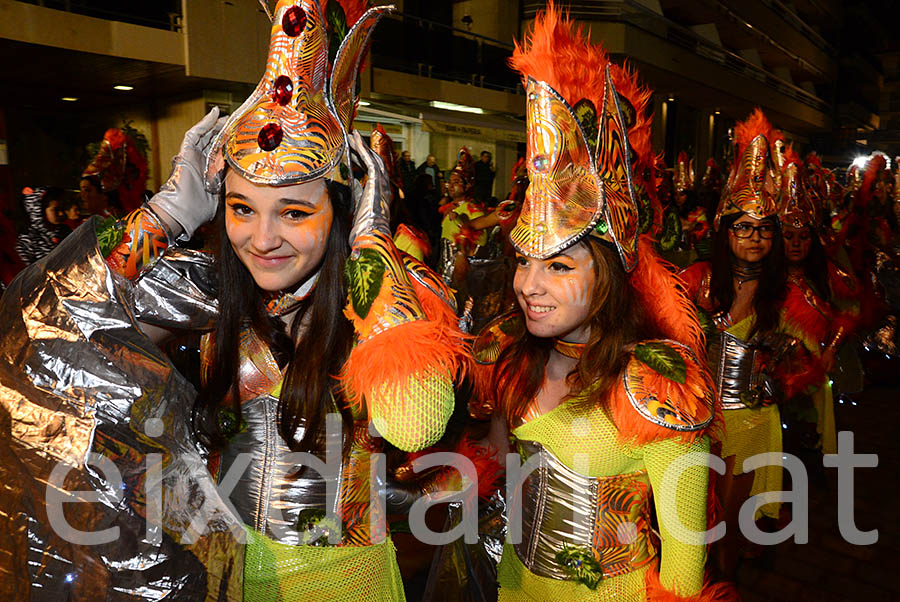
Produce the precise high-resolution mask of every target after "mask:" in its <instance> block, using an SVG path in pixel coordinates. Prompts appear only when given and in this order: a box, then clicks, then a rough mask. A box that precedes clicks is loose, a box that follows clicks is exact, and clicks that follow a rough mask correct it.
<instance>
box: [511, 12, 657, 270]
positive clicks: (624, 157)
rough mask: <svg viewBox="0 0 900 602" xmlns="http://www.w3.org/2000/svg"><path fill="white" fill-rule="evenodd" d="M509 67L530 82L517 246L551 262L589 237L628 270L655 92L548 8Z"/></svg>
mask: <svg viewBox="0 0 900 602" xmlns="http://www.w3.org/2000/svg"><path fill="white" fill-rule="evenodd" d="M510 63H511V65H512V66H513V68H515V69H516V70H518V71H519V72H520V73H521V74H522V79H523V84H524V86H525V93H526V102H527V116H526V119H527V128H528V133H527V143H528V144H527V157H526V161H527V163H526V165H527V169H528V176H529V179H530V184H529V186H528V190H527V192H526V193H525V202H524V204H523V206H522V213H521V214H520V216H519V220H518V223H517V224H516V226H515V228H513V230H512V232H511V233H510V240H511V242H512V244H513V246H514V247H515V248H516V250H518V251H519V252H520V253H522V254H523V255H527V256H530V257H536V258H540V259H545V258H547V257H550V256H552V255H555V254H556V253H558V252H560V251H562V250H563V249H565V248H567V247H569V246H570V245H572V244H574V243H576V242H577V241H579V240H581V239H582V238H583V237H584V236H587V235H592V236H596V237H599V238H601V239H603V240H606V241H607V242H610V243H612V244H613V245H615V247H616V248H617V249H618V251H619V255H620V257H621V259H622V263H623V265H624V266H625V270H626V271H630V270H632V269H633V268H634V267H635V265H636V264H637V260H638V253H637V247H638V244H637V241H638V226H639V220H638V196H637V192H636V189H635V183H634V182H633V179H632V170H634V171H635V173H641V171H640V170H642V169H643V167H645V166H650V165H651V164H652V161H653V155H652V152H651V150H650V135H649V128H650V121H649V119H647V118H646V116H645V115H646V106H647V101H648V100H649V97H650V92H649V91H648V90H647V89H646V88H643V87H641V86H640V85H639V84H638V83H637V78H636V76H635V74H634V73H633V72H632V71H630V70H628V69H625V68H622V67H619V66H618V65H613V64H611V63H610V62H609V58H608V56H607V54H606V52H605V51H604V50H603V48H601V47H600V46H595V45H592V44H591V43H590V41H589V39H588V36H587V35H586V34H585V32H584V31H583V29H582V28H581V26H578V25H576V24H575V23H573V22H572V21H571V20H569V19H568V18H567V17H563V16H562V15H561V14H560V12H559V10H558V9H557V8H556V7H555V5H554V4H553V3H552V2H551V3H549V4H548V7H547V10H546V11H544V12H543V13H541V14H539V15H538V17H537V18H536V19H535V22H534V31H533V32H532V34H531V35H530V36H529V37H527V38H526V40H525V41H524V43H522V44H517V45H516V48H515V50H514V51H513V56H512V59H511V61H510Z"/></svg>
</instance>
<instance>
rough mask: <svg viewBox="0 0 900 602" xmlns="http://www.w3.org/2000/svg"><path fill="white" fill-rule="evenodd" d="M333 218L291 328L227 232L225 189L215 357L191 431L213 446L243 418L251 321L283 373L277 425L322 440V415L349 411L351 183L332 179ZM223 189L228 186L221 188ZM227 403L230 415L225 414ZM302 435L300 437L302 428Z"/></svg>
mask: <svg viewBox="0 0 900 602" xmlns="http://www.w3.org/2000/svg"><path fill="white" fill-rule="evenodd" d="M327 189H328V197H329V199H330V201H331V206H332V210H333V213H334V217H333V219H332V222H331V231H330V232H329V235H328V242H327V248H326V251H325V256H324V258H323V260H322V264H321V268H320V272H319V278H318V281H317V282H316V286H315V289H314V290H313V292H312V294H311V295H310V296H309V297H308V298H307V300H306V302H305V303H304V304H303V305H302V306H301V307H300V309H298V310H297V311H298V315H297V316H296V317H295V318H294V320H293V323H292V325H291V331H290V335H288V333H286V332H285V329H284V324H283V323H282V322H281V320H280V319H277V318H271V317H269V316H268V315H267V313H266V310H265V306H264V302H263V294H262V291H261V290H260V289H259V288H258V287H257V286H256V283H255V281H254V280H253V276H252V275H251V274H250V272H249V271H248V270H247V268H246V267H245V266H244V264H243V263H241V260H240V259H239V258H238V257H237V255H236V253H235V252H234V249H233V248H232V246H231V242H230V241H229V239H228V236H227V234H226V232H225V210H224V206H225V203H224V194H223V199H222V201H220V203H219V211H218V214H217V216H216V222H217V227H216V230H217V233H218V238H219V240H218V245H217V247H218V248H217V254H216V259H217V261H216V266H217V272H218V287H219V305H220V307H219V319H218V321H217V323H216V329H215V331H214V332H213V333H212V336H213V341H212V358H211V362H210V364H209V366H210V368H209V372H208V373H207V374H206V375H205V383H204V387H203V390H202V392H201V394H200V396H199V398H198V400H197V402H196V404H195V406H194V431H195V433H196V435H197V437H198V440H199V441H201V443H203V444H204V445H205V446H207V447H208V448H209V449H217V448H220V447H222V446H223V445H225V443H226V442H227V440H228V439H229V438H230V437H231V436H232V435H233V434H235V431H236V429H237V428H238V427H239V425H240V422H241V404H240V399H239V396H238V369H239V366H240V336H241V331H242V330H243V329H244V328H252V329H253V330H255V331H256V334H257V335H258V336H259V337H260V338H261V339H262V340H264V341H265V342H266V343H267V344H268V345H269V347H270V348H271V349H272V351H273V355H274V356H275V358H276V360H277V361H278V363H279V365H280V366H281V367H283V368H284V367H285V366H286V368H285V377H284V382H283V383H282V388H281V398H280V399H279V402H278V432H279V434H280V435H281V437H282V438H283V439H284V441H285V442H286V443H287V445H288V446H289V447H290V448H291V449H293V450H295V451H296V450H304V451H310V450H316V449H319V448H320V447H321V444H322V441H321V440H320V438H321V435H322V433H323V431H324V428H323V427H324V421H325V415H326V414H328V413H329V412H333V411H335V410H337V411H340V413H341V415H342V416H343V420H344V424H345V425H347V424H349V422H350V420H352V419H351V417H350V415H349V411H348V410H347V408H346V404H344V403H343V402H342V399H341V398H340V397H339V387H338V383H337V380H336V379H335V375H337V374H338V373H339V372H340V370H341V367H342V366H343V364H344V362H345V361H346V360H347V357H348V356H349V354H350V350H351V347H352V343H353V327H352V325H351V324H350V322H349V321H348V320H347V319H346V318H345V317H344V315H343V311H342V310H343V306H344V303H345V301H346V299H347V287H346V284H345V281H344V273H343V269H344V263H345V262H346V260H347V257H348V255H349V254H350V245H349V240H348V239H349V236H350V205H351V201H350V189H349V188H348V187H346V186H344V185H342V184H338V183H335V182H331V181H327ZM223 192H224V191H223ZM223 409H228V410H231V412H232V413H233V419H230V420H227V421H223V420H221V410H223ZM301 427H303V429H304V430H303V436H302V437H301V438H300V439H299V440H297V439H296V434H297V431H298V430H299V429H300V428H301Z"/></svg>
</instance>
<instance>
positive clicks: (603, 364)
mask: <svg viewBox="0 0 900 602" xmlns="http://www.w3.org/2000/svg"><path fill="white" fill-rule="evenodd" d="M579 244H584V245H587V248H588V250H589V251H590V253H591V257H592V258H593V260H594V274H595V276H596V284H595V287H594V291H593V295H592V297H591V308H590V312H589V314H588V317H587V321H588V322H590V325H591V334H590V338H589V339H588V343H587V346H586V347H585V350H584V352H583V354H582V356H581V359H580V360H579V361H578V363H577V365H576V366H575V369H574V370H573V371H572V372H571V373H570V374H569V375H568V378H567V380H568V382H569V384H570V391H571V392H572V393H571V394H570V395H569V396H567V399H568V398H571V397H574V396H575V395H578V394H580V393H582V392H584V391H585V390H586V389H587V388H588V387H589V386H591V385H594V384H595V383H596V386H593V387H591V388H590V391H589V392H588V394H587V397H586V399H585V400H584V405H585V407H597V406H600V407H606V403H605V400H606V397H607V395H608V394H609V391H610V389H611V388H612V386H613V384H614V382H615V379H616V377H617V376H618V375H619V374H620V373H621V372H622V370H623V369H624V367H625V364H626V362H627V361H628V345H630V344H631V343H634V342H636V341H639V340H642V339H645V338H650V337H653V336H654V335H655V334H656V333H654V332H652V329H651V328H650V326H649V324H648V321H647V320H646V317H645V314H644V313H643V307H642V306H641V304H639V303H637V302H636V298H635V294H634V290H633V289H632V288H631V285H630V284H629V282H628V280H627V277H626V275H625V270H624V269H623V267H622V263H621V261H620V259H619V257H618V254H617V253H616V251H615V250H613V249H611V248H610V247H609V246H607V245H606V244H605V243H602V242H600V241H597V240H594V239H586V240H585V241H583V242H582V243H579ZM519 311H521V309H519ZM552 349H553V339H547V338H541V337H537V336H534V335H532V334H531V333H529V332H528V330H527V329H526V328H523V329H522V332H521V333H519V334H518V335H517V336H516V337H515V338H514V340H513V342H512V343H510V344H509V345H508V346H507V347H506V348H505V349H504V350H503V351H502V352H501V353H500V356H499V358H498V359H497V363H496V364H495V366H494V379H493V380H494V383H495V384H496V385H497V390H498V391H500V399H499V404H500V408H502V412H503V415H504V416H505V418H506V420H507V423H508V424H509V425H510V427H513V428H514V427H515V425H516V424H517V423H518V421H519V420H520V419H521V418H522V417H523V416H524V415H525V411H526V409H527V407H528V404H530V403H531V401H532V400H533V399H534V398H535V397H536V396H537V394H538V392H539V391H540V389H541V384H542V383H543V381H544V369H545V366H546V365H547V360H548V359H549V358H550V352H551V350H552ZM598 381H599V382H598Z"/></svg>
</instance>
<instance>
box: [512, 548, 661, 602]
mask: <svg viewBox="0 0 900 602" xmlns="http://www.w3.org/2000/svg"><path fill="white" fill-rule="evenodd" d="M654 564H655V563H653V562H651V563H649V564H647V565H646V566H644V567H641V568H639V569H637V570H635V571H632V572H630V573H626V574H625V575H620V576H618V577H609V578H607V579H603V580H602V581H601V582H600V585H599V586H597V589H595V590H592V589H590V588H588V587H587V586H586V585H582V584H581V583H578V582H577V581H563V580H560V579H551V578H549V577H540V576H538V575H535V574H534V573H532V572H531V571H529V570H528V569H527V568H525V565H524V564H522V561H521V560H519V557H518V556H516V551H515V549H513V546H512V545H511V544H506V545H504V546H503V557H502V558H501V559H500V564H499V566H498V567H497V581H498V582H499V583H500V597H499V602H518V601H522V602H526V601H527V602H531V601H540V602H545V601H547V600H553V601H554V602H568V601H570V600H571V601H573V602H574V601H576V600H579V601H580V600H609V601H613V600H615V601H617V602H644V601H645V600H646V599H647V595H646V593H645V592H644V573H646V572H647V571H648V570H650V569H651V568H652V567H653V566H654Z"/></svg>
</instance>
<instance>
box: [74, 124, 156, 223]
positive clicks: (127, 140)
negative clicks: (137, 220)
mask: <svg viewBox="0 0 900 602" xmlns="http://www.w3.org/2000/svg"><path fill="white" fill-rule="evenodd" d="M129 130H130V132H129ZM135 138H138V140H135ZM141 138H142V136H141V134H140V133H139V132H137V130H135V129H134V128H132V127H130V125H129V124H128V123H126V124H125V126H124V127H122V128H110V129H108V130H106V132H105V133H104V134H103V140H102V141H101V142H100V147H99V148H98V149H97V153H96V155H94V158H93V159H92V160H91V163H90V165H88V166H87V167H86V168H85V169H84V172H83V173H82V174H81V177H82V178H86V177H90V176H96V177H97V178H98V179H99V180H100V186H101V187H102V188H103V192H116V193H117V194H118V198H119V204H120V205H121V206H122V209H123V210H124V211H131V210H133V209H137V208H138V207H140V205H141V202H142V201H143V198H144V190H145V189H146V186H147V174H148V173H149V170H148V166H147V157H146V148H141V147H140V146H139V140H140V139H141ZM143 142H144V145H145V146H146V139H144V140H143Z"/></svg>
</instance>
